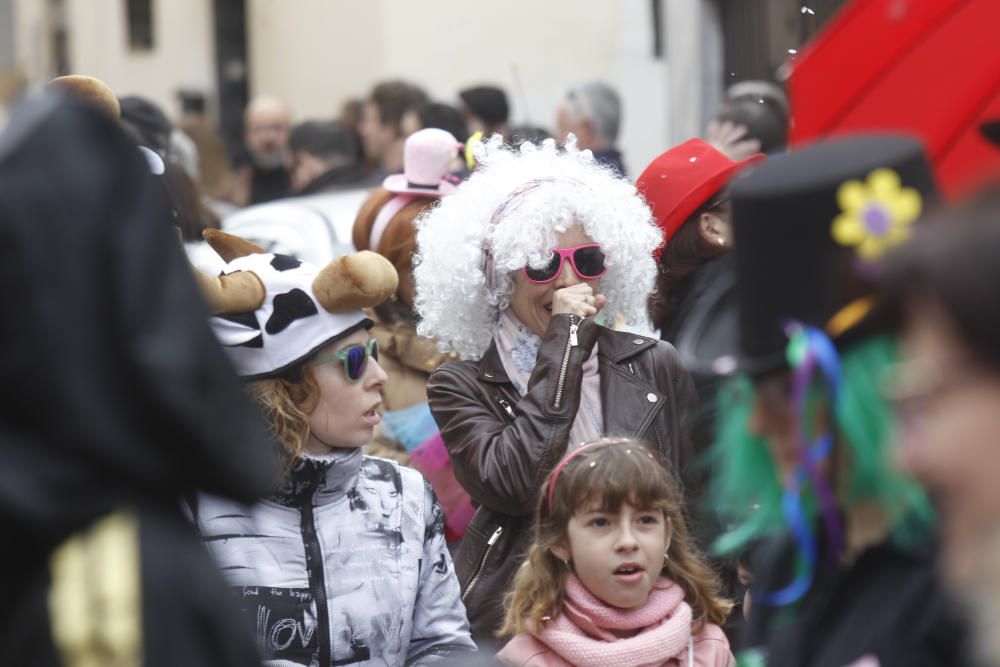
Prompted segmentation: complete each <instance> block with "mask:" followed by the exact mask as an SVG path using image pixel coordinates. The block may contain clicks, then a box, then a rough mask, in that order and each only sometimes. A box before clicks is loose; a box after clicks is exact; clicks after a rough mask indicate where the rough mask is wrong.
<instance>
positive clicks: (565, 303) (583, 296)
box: [552, 283, 608, 317]
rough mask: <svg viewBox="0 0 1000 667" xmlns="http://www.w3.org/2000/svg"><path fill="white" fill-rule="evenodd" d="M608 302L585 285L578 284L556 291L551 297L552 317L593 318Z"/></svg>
mask: <svg viewBox="0 0 1000 667" xmlns="http://www.w3.org/2000/svg"><path fill="white" fill-rule="evenodd" d="M607 302H608V300H607V298H606V297H605V296H604V295H603V294H597V295H595V294H594V290H593V289H591V287H590V285H588V284H587V283H579V284H577V285H571V286H569V287H563V288H562V289H557V290H556V291H555V292H554V293H553V295H552V314H553V315H576V316H577V317H593V316H594V315H596V314H597V313H599V312H600V311H601V308H604V304H606V303H607Z"/></svg>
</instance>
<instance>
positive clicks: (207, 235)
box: [201, 229, 267, 264]
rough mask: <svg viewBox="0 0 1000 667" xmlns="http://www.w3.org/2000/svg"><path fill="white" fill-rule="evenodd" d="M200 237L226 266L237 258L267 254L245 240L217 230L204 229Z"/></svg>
mask: <svg viewBox="0 0 1000 667" xmlns="http://www.w3.org/2000/svg"><path fill="white" fill-rule="evenodd" d="M201 235H202V237H203V238H204V239H205V240H206V241H208V245H210V246H212V250H214V251H215V252H216V254H217V255H218V256H219V257H221V258H222V261H224V262H226V263H227V264H228V263H229V262H231V261H233V260H234V259H237V258H239V257H246V256H247V255H256V254H264V253H266V252H267V251H266V250H264V249H263V248H260V247H258V246H256V245H254V244H253V243H250V242H249V241H247V240H246V239H242V238H240V237H239V236H234V235H233V234H227V233H226V232H222V231H219V230H218V229H206V230H205V231H204V232H202V234H201Z"/></svg>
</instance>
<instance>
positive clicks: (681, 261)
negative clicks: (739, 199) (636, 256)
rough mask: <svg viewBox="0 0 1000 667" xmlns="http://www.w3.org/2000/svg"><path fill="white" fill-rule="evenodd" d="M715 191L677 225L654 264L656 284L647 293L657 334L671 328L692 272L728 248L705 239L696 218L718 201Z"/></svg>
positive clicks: (712, 207)
mask: <svg viewBox="0 0 1000 667" xmlns="http://www.w3.org/2000/svg"><path fill="white" fill-rule="evenodd" d="M722 203H723V202H722V200H721V199H720V196H719V194H716V195H713V196H712V197H710V198H709V199H708V201H706V202H705V203H704V204H702V205H701V206H699V207H698V210H696V211H695V212H694V213H692V214H691V215H690V216H688V219H687V220H685V221H684V223H683V224H682V225H681V226H680V227H679V228H678V229H677V232H676V233H675V234H674V235H673V237H672V238H671V239H670V241H668V242H667V245H666V247H665V248H664V249H663V254H662V255H661V256H660V262H659V264H658V265H657V267H656V268H657V271H658V273H657V276H656V287H655V289H654V290H653V293H652V294H650V296H649V319H650V320H651V321H652V323H653V326H654V327H655V328H657V329H659V330H660V333H661V334H665V333H666V332H668V331H671V329H672V327H673V326H674V322H675V318H676V317H677V309H678V308H679V306H680V304H681V301H683V299H684V297H685V296H686V295H687V293H688V290H690V289H691V281H692V280H693V279H694V272H695V271H697V270H698V269H700V268H701V267H702V265H703V264H705V263H706V262H708V261H709V260H710V259H714V258H716V257H718V256H719V255H722V254H725V253H726V252H728V251H729V249H728V248H726V247H724V246H720V245H715V244H713V243H709V242H708V241H707V240H706V239H705V237H704V236H702V233H701V225H700V224H699V221H700V219H701V216H702V215H703V214H705V213H710V212H712V211H715V210H716V209H718V208H719V207H720V206H721V205H722Z"/></svg>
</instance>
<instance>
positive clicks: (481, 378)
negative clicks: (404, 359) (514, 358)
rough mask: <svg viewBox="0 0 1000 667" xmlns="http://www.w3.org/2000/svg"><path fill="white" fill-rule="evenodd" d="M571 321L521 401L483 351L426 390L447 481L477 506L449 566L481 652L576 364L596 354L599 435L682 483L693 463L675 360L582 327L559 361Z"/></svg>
mask: <svg viewBox="0 0 1000 667" xmlns="http://www.w3.org/2000/svg"><path fill="white" fill-rule="evenodd" d="M570 317H571V316H570V315H554V316H553V317H552V320H551V322H550V324H549V328H548V331H546V333H545V336H544V337H543V338H542V344H541V347H540V348H539V351H538V360H537V363H536V365H535V370H534V371H533V372H532V374H531V378H530V379H529V381H528V391H527V393H526V394H525V395H524V396H523V397H522V396H520V395H519V394H518V392H517V390H516V389H515V388H514V386H513V385H512V384H511V382H510V380H509V379H508V378H507V374H506V372H505V371H504V368H503V364H502V363H501V361H500V356H499V354H498V353H497V351H496V348H495V346H494V345H492V344H491V346H490V348H489V349H488V350H487V351H486V353H485V355H484V356H483V358H482V359H481V360H480V361H458V362H451V363H447V364H445V365H443V366H442V367H441V368H439V369H438V370H437V371H435V372H434V373H432V374H431V376H430V380H429V382H428V385H427V395H428V398H429V400H430V407H431V412H432V413H433V414H434V418H435V419H436V420H437V423H438V426H439V427H440V429H441V437H442V438H443V439H444V442H445V445H446V446H447V448H448V452H449V454H450V455H451V460H452V466H453V469H454V471H455V477H456V479H458V481H459V483H460V484H462V486H463V487H464V488H465V490H466V491H468V492H469V495H471V496H472V499H473V501H474V502H475V503H477V504H478V506H479V507H478V509H477V511H476V514H475V516H474V517H473V519H472V522H471V523H470V524H469V527H468V528H467V529H466V533H465V537H464V539H463V540H462V545H461V547H460V548H459V551H458V554H457V555H456V557H455V571H456V573H457V574H458V577H459V581H460V582H461V584H462V591H463V593H462V595H463V601H464V602H465V606H466V609H467V611H468V613H469V622H470V624H471V626H472V632H473V639H475V640H476V643H477V644H478V645H480V648H483V646H484V645H488V644H490V643H491V641H492V642H495V638H494V635H495V632H496V630H497V629H498V628H499V626H500V622H501V620H502V616H503V605H502V599H503V594H504V593H505V592H506V591H507V590H508V589H509V587H510V584H511V582H512V580H513V577H514V573H515V572H516V571H517V568H518V567H519V566H520V564H521V562H522V560H523V558H524V553H525V551H526V549H527V547H528V543H529V539H530V530H529V529H530V525H531V520H532V513H533V512H534V509H535V505H536V500H537V498H538V494H539V492H540V490H541V487H542V483H543V481H544V480H545V477H546V476H547V475H548V473H549V472H550V471H551V470H552V468H553V467H555V465H556V463H558V462H559V460H560V459H561V458H562V457H563V455H564V454H565V453H566V447H567V444H568V440H569V433H570V429H571V428H572V426H573V420H574V419H575V417H576V413H577V409H578V408H579V404H580V390H581V386H582V382H583V370H582V366H583V362H584V360H586V359H587V358H588V357H589V356H590V353H591V352H592V351H593V348H594V344H595V343H596V344H597V346H598V361H599V372H600V376H601V401H602V405H603V411H604V430H605V434H606V435H609V436H627V437H632V438H635V439H637V440H640V441H642V442H645V443H646V444H647V445H649V446H650V447H652V448H655V449H656V450H658V451H659V452H660V454H661V455H662V456H663V458H664V459H665V460H666V462H667V463H668V464H671V465H673V466H674V469H675V471H678V472H679V474H680V476H681V477H682V478H684V477H686V476H687V474H688V473H689V472H690V464H691V463H692V462H693V460H694V448H695V443H694V442H693V438H692V433H691V432H690V426H691V424H692V422H691V421H690V420H689V419H688V417H687V416H688V415H693V414H694V413H695V410H696V405H695V402H696V395H695V391H694V386H693V385H692V383H691V379H690V378H689V377H688V375H687V373H686V372H685V371H684V369H683V368H681V367H680V364H679V362H678V360H677V354H676V352H675V351H674V349H673V348H672V347H671V346H670V345H668V344H667V343H663V342H660V341H656V340H653V339H649V338H644V337H642V336H636V335H634V334H629V333H620V332H616V331H613V330H611V329H608V328H605V327H602V326H599V325H597V324H595V323H594V322H593V320H589V319H585V320H583V321H582V323H580V325H579V330H578V332H577V340H578V345H577V346H575V347H571V348H569V356H568V357H566V356H565V353H566V350H567V343H568V340H569V326H570V319H569V318H570ZM564 360H565V362H564ZM564 363H565V369H564V368H563V365H564ZM563 373H564V374H563ZM560 377H563V383H562V389H561V391H560V383H559V378H560ZM557 396H558V397H559V400H558V401H557V400H556V399H557ZM557 404H558V405H557ZM687 492H688V493H689V494H692V493H695V492H696V491H695V490H694V489H691V488H688V489H687Z"/></svg>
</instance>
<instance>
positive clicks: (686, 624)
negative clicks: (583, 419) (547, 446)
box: [498, 439, 734, 667]
mask: <svg viewBox="0 0 1000 667" xmlns="http://www.w3.org/2000/svg"><path fill="white" fill-rule="evenodd" d="M679 498H680V492H679V490H678V489H677V488H676V482H675V481H674V479H673V477H672V475H671V474H670V473H669V472H667V470H666V469H665V468H664V467H663V466H662V465H660V463H659V462H658V461H657V460H656V459H655V458H654V456H653V454H652V453H651V452H650V451H649V450H647V449H646V448H645V447H644V446H643V445H641V444H639V443H638V442H635V441H631V440H626V439H604V440H598V441H595V442H591V443H589V444H586V445H584V446H583V447H580V448H579V449H576V450H574V451H573V452H572V453H570V454H569V455H568V456H566V457H565V458H564V459H563V460H562V461H561V462H560V463H559V464H558V465H557V466H556V467H555V469H554V470H553V471H552V473H551V474H550V475H549V477H548V480H547V481H546V483H545V486H544V491H543V494H542V497H541V498H540V499H539V503H538V508H537V510H536V513H535V528H534V533H535V534H534V542H533V543H532V545H531V548H530V550H529V552H528V559H527V562H526V563H525V564H524V566H523V567H522V568H521V569H520V571H519V572H518V573H517V576H516V577H515V579H514V588H513V590H512V591H511V592H510V593H509V594H508V596H507V600H506V607H507V611H506V618H505V621H504V626H503V628H502V629H501V631H500V633H501V634H502V635H507V636H510V635H516V636H515V637H514V638H513V639H512V640H511V641H510V642H509V643H508V644H507V645H506V646H505V647H504V648H503V650H502V651H500V653H499V654H498V658H500V660H501V661H503V662H504V664H507V665H523V666H526V667H550V666H556V667H562V666H564V665H576V666H578V667H586V666H588V665H593V666H594V667H597V666H606V665H637V666H654V665H655V666H660V665H670V666H674V665H677V666H683V667H687V666H688V665H699V666H708V665H717V666H719V667H723V666H729V665H733V664H734V660H733V656H732V653H731V652H730V650H729V642H728V641H727V640H726V637H725V635H724V634H723V633H722V629H721V628H720V627H719V624H721V623H722V622H723V621H724V620H725V618H726V615H727V614H728V613H729V609H730V607H731V603H730V602H728V601H727V600H725V599H723V598H721V597H720V596H719V594H718V587H719V583H718V581H717V579H716V576H715V574H714V573H713V572H712V571H711V570H710V569H709V568H708V566H707V565H705V564H704V562H703V561H702V559H701V556H700V554H698V552H697V551H696V550H695V548H694V547H693V543H692V541H691V538H690V537H689V535H688V531H687V526H686V525H685V523H684V516H683V509H682V507H681V504H680V500H679Z"/></svg>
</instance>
